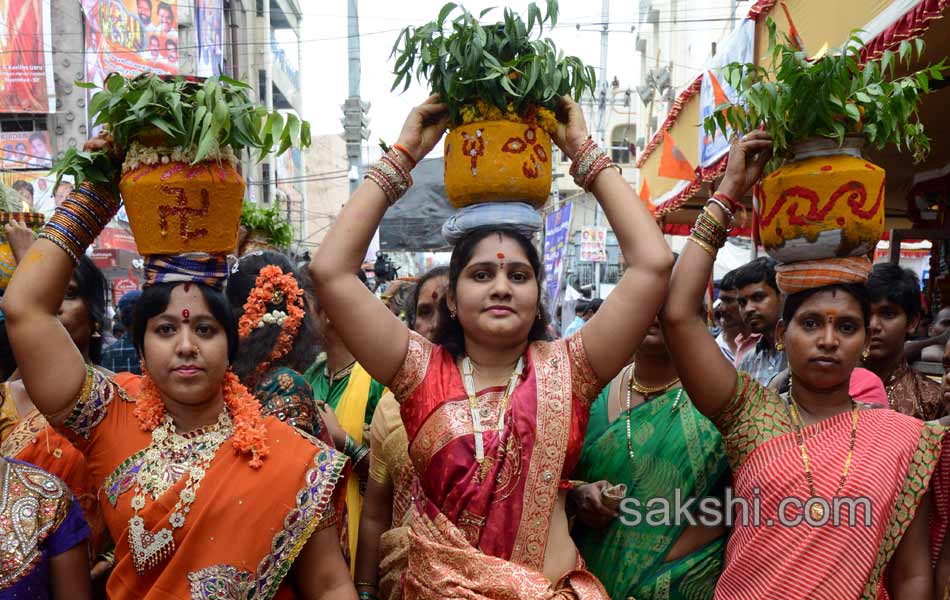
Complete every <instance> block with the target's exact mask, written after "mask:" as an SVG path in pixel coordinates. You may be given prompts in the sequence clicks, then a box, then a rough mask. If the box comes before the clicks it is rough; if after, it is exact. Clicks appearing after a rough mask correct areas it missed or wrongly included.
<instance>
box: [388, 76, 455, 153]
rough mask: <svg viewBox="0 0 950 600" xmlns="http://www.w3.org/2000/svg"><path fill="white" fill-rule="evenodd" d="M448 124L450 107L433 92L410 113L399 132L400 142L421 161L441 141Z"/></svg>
mask: <svg viewBox="0 0 950 600" xmlns="http://www.w3.org/2000/svg"><path fill="white" fill-rule="evenodd" d="M448 126H449V112H448V107H447V106H446V105H445V104H443V103H441V102H439V96H438V95H436V94H433V95H432V96H429V97H428V98H427V99H426V101H425V102H423V103H422V104H420V105H419V106H417V107H415V108H413V109H412V112H410V113H409V116H408V117H407V118H406V122H405V123H404V124H403V126H402V132H401V133H400V134H399V143H400V144H401V145H402V146H403V147H405V148H406V149H407V150H409V153H410V154H412V159H413V160H415V161H416V162H419V161H420V160H422V159H423V158H425V156H426V155H427V154H428V153H429V152H430V151H431V150H432V149H433V148H434V147H435V145H436V144H438V143H439V140H440V139H442V134H443V133H445V130H446V129H447V128H448ZM407 166H410V167H411V165H407Z"/></svg>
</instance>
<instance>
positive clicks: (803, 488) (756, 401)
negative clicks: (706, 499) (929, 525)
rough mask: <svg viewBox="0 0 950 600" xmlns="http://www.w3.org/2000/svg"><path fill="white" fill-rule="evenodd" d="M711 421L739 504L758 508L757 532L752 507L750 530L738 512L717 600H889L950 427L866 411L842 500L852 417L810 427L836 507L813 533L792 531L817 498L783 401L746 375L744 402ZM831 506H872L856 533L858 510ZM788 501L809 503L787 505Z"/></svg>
mask: <svg viewBox="0 0 950 600" xmlns="http://www.w3.org/2000/svg"><path fill="white" fill-rule="evenodd" d="M713 422H714V423H716V425H717V426H718V427H719V428H720V430H721V431H722V433H723V440H724V442H725V446H726V454H727V455H728V457H729V462H730V465H731V466H732V469H733V473H734V478H735V482H734V488H735V496H736V497H737V498H740V497H741V498H746V499H748V500H749V501H750V504H749V505H750V506H753V500H754V499H757V501H758V502H759V505H760V508H759V509H758V514H759V519H758V523H756V522H754V514H755V512H756V511H755V509H754V508H752V509H750V510H749V511H748V515H749V518H750V521H748V522H745V520H744V519H743V515H742V512H743V510H742V509H738V510H735V511H733V513H734V515H735V519H736V521H735V529H734V530H733V533H732V536H731V537H730V539H729V543H728V545H727V547H726V560H725V569H724V570H723V573H722V576H721V577H720V579H719V584H718V586H717V587H716V596H715V597H716V598H717V599H720V598H721V599H727V598H728V599H729V600H746V599H749V600H751V599H759V598H783V599H796V598H801V599H805V598H828V599H832V598H833V599H839V598H840V599H845V598H868V599H876V600H881V599H886V598H888V593H887V590H886V588H885V582H886V570H887V566H888V563H889V562H890V560H891V558H892V557H893V556H894V552H895V550H896V549H897V546H898V545H899V543H900V540H901V538H902V537H903V535H904V532H905V531H906V530H907V527H908V526H909V525H910V523H911V521H912V520H913V518H914V516H915V515H916V513H917V508H918V506H919V505H920V502H921V500H922V499H923V497H924V495H925V493H926V491H927V488H928V485H929V484H930V478H931V475H932V474H933V473H934V469H935V467H936V465H937V462H938V460H939V458H940V454H941V445H942V438H943V434H944V428H943V427H941V426H940V425H938V424H936V423H923V422H921V421H919V420H917V419H914V418H912V417H908V416H905V415H902V414H899V413H896V412H894V411H891V410H886V409H879V410H861V411H859V412H858V425H857V434H856V437H855V446H854V455H853V460H852V463H851V468H850V471H849V473H848V476H847V479H846V481H845V483H844V486H843V487H842V489H841V491H840V492H839V493H838V494H837V495H836V494H835V491H836V488H837V486H838V483H839V481H840V478H841V473H842V468H843V466H844V463H845V459H846V454H847V451H848V444H849V439H850V436H851V415H850V413H843V414H839V415H837V416H835V417H832V418H830V419H827V420H825V421H822V422H819V423H816V424H814V425H811V426H809V427H806V428H804V429H803V432H802V433H803V436H804V438H805V444H806V448H807V452H808V456H809V462H810V464H811V471H812V473H813V478H814V484H815V492H816V495H817V496H819V497H820V498H823V499H826V500H828V501H829V505H828V506H827V507H826V509H825V512H826V516H827V517H828V518H829V520H828V522H827V523H825V524H823V525H819V526H812V525H811V524H809V523H808V522H807V521H803V522H801V523H800V524H797V525H795V524H794V523H795V519H796V517H797V516H799V517H800V516H802V515H803V512H804V510H803V505H804V502H805V501H807V500H808V499H809V496H810V493H809V486H808V483H807V481H806V479H805V471H804V467H803V463H802V455H801V452H800V450H799V447H798V443H797V440H796V436H795V433H794V428H793V427H792V424H791V422H790V420H789V418H788V413H787V411H786V408H785V402H784V400H783V399H782V398H780V397H778V396H776V395H775V394H774V393H772V392H771V391H768V390H765V389H764V388H762V387H761V386H760V385H759V384H758V383H756V382H755V381H754V380H753V379H752V378H751V377H750V376H749V375H747V374H745V373H740V375H739V385H738V389H737V392H736V397H735V398H734V399H733V401H732V402H731V404H730V405H729V406H728V407H727V408H726V410H724V411H723V412H722V413H721V414H720V415H718V416H717V417H716V418H715V419H713ZM885 443H886V448H887V449H888V451H887V452H884V451H882V448H883V447H884V444H885ZM833 497H837V498H846V499H867V502H863V503H862V505H860V506H857V507H856V508H854V510H853V513H854V514H853V517H854V525H852V524H851V523H850V522H849V518H850V517H851V516H852V514H851V513H852V509H850V508H849V507H847V506H840V507H839V509H838V510H836V509H835V507H834V504H833V501H832V500H831V498H833ZM785 499H798V500H800V501H801V504H798V503H797V502H794V501H792V502H794V504H786V505H785V506H782V502H783V500H785ZM868 507H870V509H869V510H868ZM782 515H784V520H783V517H782ZM836 515H837V517H838V519H839V520H838V522H837V523H835V522H834V521H833V520H832V519H834V518H835V516H836Z"/></svg>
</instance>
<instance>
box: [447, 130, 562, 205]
mask: <svg viewBox="0 0 950 600" xmlns="http://www.w3.org/2000/svg"><path fill="white" fill-rule="evenodd" d="M550 192H551V136H549V135H548V133H547V132H546V131H544V130H543V129H541V128H540V127H538V126H537V125H534V124H528V123H516V122H514V121H479V122H476V123H470V124H468V125H459V126H458V127H455V128H454V129H451V130H450V131H449V133H448V135H447V136H446V138H445V193H446V195H447V196H448V197H449V202H451V203H452V206H454V207H455V208H462V207H464V206H468V205H470V204H479V203H482V202H510V201H519V202H528V203H530V204H532V205H534V206H535V207H537V208H540V207H542V206H544V204H545V202H547V199H548V194H550Z"/></svg>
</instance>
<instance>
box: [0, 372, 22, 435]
mask: <svg viewBox="0 0 950 600" xmlns="http://www.w3.org/2000/svg"><path fill="white" fill-rule="evenodd" d="M19 420H20V415H19V414H18V413H17V410H16V403H15V402H14V401H13V393H12V392H11V391H10V384H9V383H4V384H3V387H2V391H0V442H3V440H5V439H7V436H8V435H10V432H11V431H13V428H14V427H15V426H16V424H17V421H19Z"/></svg>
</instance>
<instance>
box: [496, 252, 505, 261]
mask: <svg viewBox="0 0 950 600" xmlns="http://www.w3.org/2000/svg"><path fill="white" fill-rule="evenodd" d="M495 256H497V257H498V260H505V253H504V252H499V253H498V254H496V255H495Z"/></svg>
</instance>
